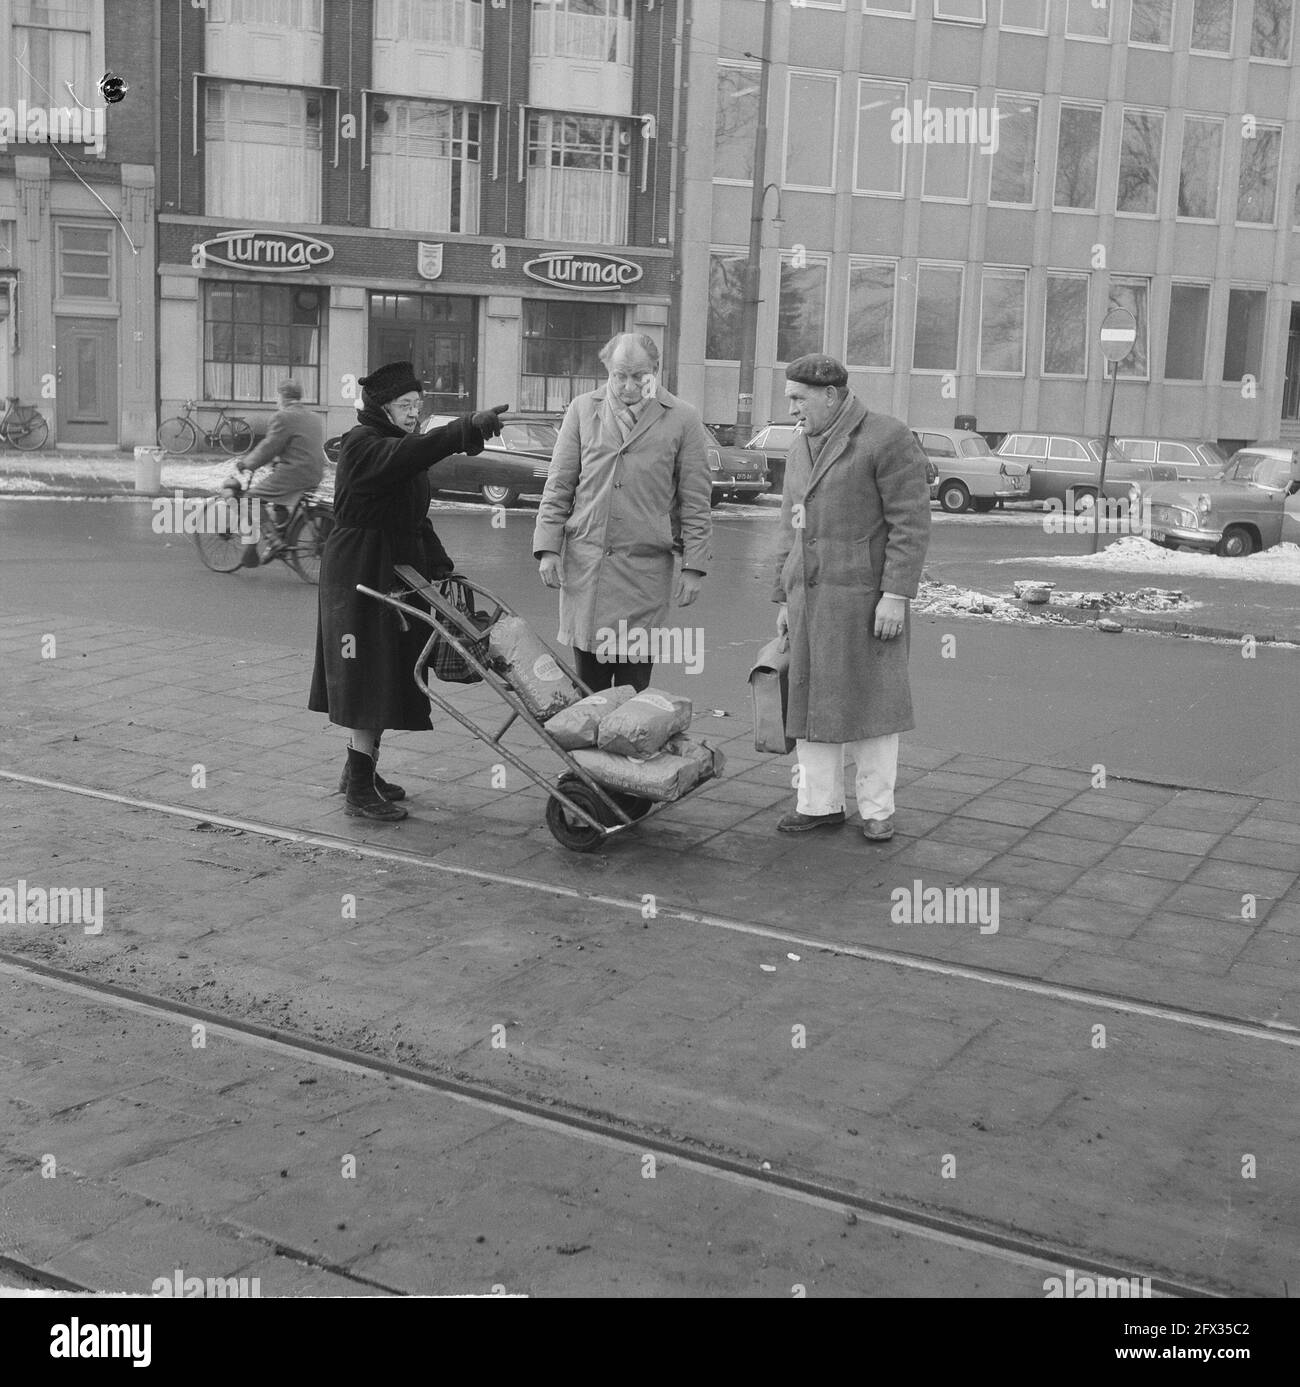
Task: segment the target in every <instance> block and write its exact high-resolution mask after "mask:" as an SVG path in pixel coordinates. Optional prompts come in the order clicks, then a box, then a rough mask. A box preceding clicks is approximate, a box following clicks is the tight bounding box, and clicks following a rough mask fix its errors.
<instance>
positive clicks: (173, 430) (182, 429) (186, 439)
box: [158, 414, 199, 453]
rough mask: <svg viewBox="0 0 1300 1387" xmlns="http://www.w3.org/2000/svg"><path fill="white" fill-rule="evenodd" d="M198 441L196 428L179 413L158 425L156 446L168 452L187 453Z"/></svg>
mask: <svg viewBox="0 0 1300 1387" xmlns="http://www.w3.org/2000/svg"><path fill="white" fill-rule="evenodd" d="M198 441H199V431H198V429H196V428H195V427H194V425H193V424H192V423H191V422H190V420H188V419H185V418H183V417H182V416H181V415H179V414H178V415H177V416H176V418H174V419H164V420H163V421H162V423H161V424H159V425H158V446H159V447H160V448H166V449H167V451H168V452H169V453H188V452H189V451H190V450H191V449H192V448H193V447H194V445H195V444H196V443H197V442H198Z"/></svg>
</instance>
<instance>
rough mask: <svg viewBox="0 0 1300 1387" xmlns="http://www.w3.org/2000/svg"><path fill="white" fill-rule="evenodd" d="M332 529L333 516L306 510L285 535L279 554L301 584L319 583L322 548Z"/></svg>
mask: <svg viewBox="0 0 1300 1387" xmlns="http://www.w3.org/2000/svg"><path fill="white" fill-rule="evenodd" d="M333 528H334V517H333V516H332V515H330V514H328V513H327V512H325V511H320V510H316V509H314V508H313V509H312V510H306V511H303V512H302V514H300V515H299V516H298V518H297V520H295V521H294V522H293V524H292V526H291V527H290V529H289V533H288V534H287V535H285V538H284V550H283V552H282V554H281V557H282V558H283V559H284V561H285V563H287V564H288V565H289V567H290V568H292V569H293V571H294V572H295V573H296V574H297V575H298V576H299V577H300V578H301V579H302V580H303V582H304V583H312V584H316V583H319V582H320V560H321V551H322V550H323V549H324V548H325V541H326V540H327V539H328V538H329V533H330V531H331V530H332V529H333Z"/></svg>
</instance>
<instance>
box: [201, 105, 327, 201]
mask: <svg viewBox="0 0 1300 1387" xmlns="http://www.w3.org/2000/svg"><path fill="white" fill-rule="evenodd" d="M205 109H206V112H207V121H206V124H205V126H204V138H205V158H206V165H205V167H206V184H205V187H206V190H207V191H206V199H205V200H206V207H205V211H206V212H207V215H208V216H210V217H240V218H251V219H254V220H256V221H259V222H317V223H318V222H319V221H320V184H321V101H320V98H319V97H315V96H313V95H312V94H311V93H310V92H308V91H306V90H305V89H303V88H299V87H259V86H241V85H237V84H234V83H218V82H213V83H210V84H209V85H208V88H207V101H206V107H205Z"/></svg>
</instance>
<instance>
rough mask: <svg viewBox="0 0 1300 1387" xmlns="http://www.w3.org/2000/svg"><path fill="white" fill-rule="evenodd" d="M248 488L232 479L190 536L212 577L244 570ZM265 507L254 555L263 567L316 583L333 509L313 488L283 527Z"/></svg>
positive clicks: (205, 509)
mask: <svg viewBox="0 0 1300 1387" xmlns="http://www.w3.org/2000/svg"><path fill="white" fill-rule="evenodd" d="M247 492H248V485H247V484H246V483H245V482H243V481H242V480H241V479H240V478H239V477H232V478H230V480H229V481H227V482H226V483H225V484H224V485H223V488H222V494H221V495H219V496H210V497H209V498H208V500H207V501H206V502H205V503H204V506H203V513H202V519H201V521H200V523H199V526H198V528H197V530H196V531H195V534H194V544H195V547H196V548H197V549H198V551H199V558H200V559H202V560H203V562H204V563H205V564H206V565H207V566H208V567H209V568H210V569H211V570H212V571H213V572H214V573H234V572H235V571H236V570H237V569H239V568H243V567H244V566H245V565H244V552H245V545H244V536H245V534H246V533H247V530H248V526H247V524H246V523H241V522H243V521H244V519H245V517H244V515H242V514H241V512H243V510H244V505H243V502H244V501H245V500H246V499H252V500H253V501H257V500H259V499H262V500H265V498H259V497H252V498H248V497H247ZM273 504H274V503H272V502H267V503H266V504H265V505H263V507H262V510H261V518H262V526H263V534H262V538H261V539H260V540H259V541H258V553H259V557H260V559H261V562H262V563H263V564H267V563H270V562H271V560H272V559H279V560H280V561H281V562H282V563H283V564H285V565H286V566H287V567H289V568H291V569H292V570H293V571H294V572H295V573H296V574H297V575H298V577H299V578H301V579H302V580H303V582H304V583H312V584H316V583H319V582H320V564H321V553H322V551H323V550H324V548H325V541H326V540H327V539H328V538H329V534H330V531H331V530H332V529H333V528H334V506H333V503H332V502H331V501H330V499H329V498H328V496H326V495H324V494H322V492H321V489H320V488H319V487H317V488H316V489H314V490H312V491H304V492H303V493H302V494H301V495H300V496H299V497H298V499H297V501H295V502H294V504H293V508H292V509H291V510H290V511H289V515H288V518H287V519H286V520H285V521H284V523H283V524H282V525H281V524H278V523H276V521H275V520H274V519H273V518H272V511H271V507H272V505H273Z"/></svg>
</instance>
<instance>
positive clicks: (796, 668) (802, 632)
mask: <svg viewBox="0 0 1300 1387" xmlns="http://www.w3.org/2000/svg"><path fill="white" fill-rule="evenodd" d="M785 374H786V386H785V393H786V399H787V400H788V401H789V406H790V413H791V414H792V415H793V416H794V417H795V418H796V419H798V420H799V421H800V422H801V423H802V426H803V427H802V431H801V432H800V433H799V434H798V435H796V438H795V441H794V443H793V445H792V446H791V448H790V453H789V460H788V462H787V465H786V482H785V494H784V497H783V499H782V503H781V529H780V543H779V545H778V555H777V561H776V573H777V579H776V587H775V590H774V592H773V600H774V601H776V602H778V603H780V608H779V611H778V614H777V631H778V632H782V631H786V630H788V631H789V635H790V678H789V700H788V704H787V708H786V735H787V736H790V737H793V738H795V755H796V757H797V758H798V763H799V775H798V777H797V780H796V783H797V785H798V787H799V789H798V800H797V802H796V806H795V809H794V810H793V811H792V812H791V813H789V814H786V815H785V817H784V818H782V819H781V820H780V822H779V823H778V824H777V828H778V829H779V830H780V831H781V832H782V833H801V832H805V831H807V830H809V829H814V828H822V827H831V826H834V825H837V824H842V823H843V822H844V819H845V814H844V805H845V800H844V761H845V756H846V754H847V756H848V757H849V758H851V759H852V760H853V761H854V762H855V763H856V765H857V777H856V786H855V788H856V791H857V802H858V812H859V814H860V815H861V817H862V832H863V834H864V835H865V836H866V837H867V838H868V839H869V840H871V841H872V842H885V841H886V840H888V839H890V838H892V837H893V835H894V781H895V778H896V776H897V772H898V734H899V733H900V732H906V731H907V730H909V729H910V728H912V727H914V726H915V723H914V721H913V718H912V695H911V689H910V687H909V684H908V678H907V656H908V646H909V621H908V603H909V601H910V599H911V598H913V597H915V596H916V590H917V587H918V585H919V583H920V580H921V566H922V564H923V563H924V561H925V551H926V546H927V545H928V543H929V539H930V488H929V485H928V483H927V482H926V466H925V455H924V454H923V453H922V452H921V450H920V448H919V446H918V445H917V443H916V440H915V439H914V438H913V437H912V434H911V432H910V431H909V430H908V428H907V426H906V425H905V424H903V423H901V422H900V421H899V420H897V419H894V418H891V417H890V416H889V415H887V414H877V413H876V412H875V411H873V410H868V409H867V407H866V405H864V404H863V403H862V401H861V400H859V399H857V397H856V396H854V395H853V394H852V392H851V391H850V390H849V388H848V372H847V371H846V370H845V369H844V367H843V365H842V364H841V363H840V362H838V361H836V360H835V359H834V358H833V357H829V356H822V355H820V354H818V355H812V356H803V357H800V358H799V359H798V360H797V361H792V362H791V363H790V364H789V366H787V367H786V372H785Z"/></svg>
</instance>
